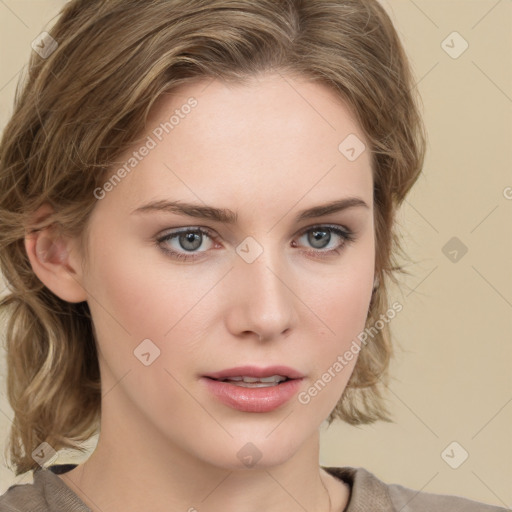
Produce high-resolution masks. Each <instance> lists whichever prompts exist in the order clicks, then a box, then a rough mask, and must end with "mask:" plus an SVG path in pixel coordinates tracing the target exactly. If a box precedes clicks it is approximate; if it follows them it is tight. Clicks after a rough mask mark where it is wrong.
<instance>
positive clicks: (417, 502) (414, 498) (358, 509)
mask: <svg viewBox="0 0 512 512" xmlns="http://www.w3.org/2000/svg"><path fill="white" fill-rule="evenodd" d="M74 467H76V465H75V464H57V465H54V466H50V467H49V468H48V469H42V468H39V469H37V470H35V471H34V473H33V475H34V481H33V483H32V484H16V485H12V486H11V487H9V489H8V490H7V492H6V493H5V494H3V495H2V496H0V512H91V509H90V508H88V507H87V506H86V505H85V504H84V503H83V502H82V501H81V500H80V499H79V498H78V496H77V495H76V494H75V493H74V492H73V491H72V490H71V489H70V488H69V487H68V486H67V485H66V484H65V483H64V482H63V481H62V480H61V479H60V478H59V477H58V476H56V475H57V474H63V473H66V472H67V471H70V470H71V469H73V468H74ZM324 469H325V470H326V471H328V472H329V473H330V474H332V475H333V476H335V477H337V478H339V479H340V480H343V481H344V482H346V483H347V484H348V485H349V486H350V488H351V494H350V500H349V503H348V505H347V507H346V508H345V510H344V511H343V512H434V511H435V512H510V509H505V508H500V507H495V506H492V505H485V504H483V503H478V502H476V501H472V500H468V499H466V498H461V497H458V496H448V495H441V494H431V493H425V492H420V491H415V490H413V489H409V488H407V487H403V486H401V485H398V484H386V483H384V482H382V481H381V480H379V479H378V478H377V477H376V476H375V475H373V474H372V473H370V472H369V471H367V470H366V469H364V468H353V467H341V468H335V467H324Z"/></svg>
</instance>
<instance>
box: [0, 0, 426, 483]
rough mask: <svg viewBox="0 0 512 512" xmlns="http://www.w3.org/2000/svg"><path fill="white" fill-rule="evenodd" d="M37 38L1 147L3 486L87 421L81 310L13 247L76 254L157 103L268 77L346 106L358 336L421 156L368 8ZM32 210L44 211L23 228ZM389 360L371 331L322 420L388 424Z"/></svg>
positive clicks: (415, 121) (102, 14)
mask: <svg viewBox="0 0 512 512" xmlns="http://www.w3.org/2000/svg"><path fill="white" fill-rule="evenodd" d="M48 31H49V33H50V34H51V36H52V37H53V39H55V41H56V42H57V44H58V47H57V49H56V50H55V51H54V52H53V53H52V54H51V55H50V56H48V57H47V58H42V57H40V56H39V55H38V54H37V53H35V52H34V53H33V54H32V56H31V58H30V62H29V66H28V73H27V76H26V79H25V80H24V81H22V82H20V85H19V88H18V90H17V94H16V100H15V108H14V113H13V115H12V117H11V119H10V121H9V123H8V124H7V126H6V128H5V129H4V132H3V138H2V140H1V143H0V184H1V185H0V270H1V272H2V273H3V276H4V278H5V280H6V283H7V286H8V289H7V292H8V293H7V295H6V296H5V297H4V298H3V300H2V301H1V302H0V312H2V313H3V318H4V319H5V324H4V325H5V330H6V350H7V365H8V375H7V393H8V399H9V402H10V404H11V406H12V408H13V410H14V420H13V425H12V428H11V433H10V438H9V443H8V448H9V458H10V461H11V467H12V468H13V469H14V471H15V473H16V474H17V475H18V474H21V473H24V472H26V471H28V470H30V469H35V468H36V467H37V463H36V462H35V461H34V459H33V458H32V456H31V453H32V451H33V450H34V449H35V448H36V447H37V446H38V445H39V444H40V443H42V442H43V441H46V442H48V443H49V444H50V445H51V446H52V447H53V448H54V449H55V450H59V449H61V448H74V449H79V450H80V449H81V447H80V445H81V442H83V441H85V440H87V439H89V438H90V437H91V436H92V435H93V434H94V433H95V432H97V429H98V426H99V417H100V410H101V383H100V373H99V366H98V358H97V352H96V345H95V336H94V330H93V324H92V319H91V315H90V311H89V308H88V305H87V302H81V303H76V304H75V303H68V302H65V301H63V300H61V299H60V298H59V297H57V296H56V295H54V294H53V293H52V292H51V291H50V290H49V289H48V288H46V287H45V286H44V285H43V284H42V283H41V282H40V281H39V279H38V278H37V277H36V275H35V274H34V272H33V270H32V268H31V265H30V262H29V260H28V257H27V254H26V251H25V248H24V237H25V235H26V234H27V233H30V232H31V231H33V230H36V229H43V228H45V227H47V226H50V225H52V226H54V227H55V228H58V229H60V230H61V231H62V233H64V234H66V235H69V236H78V237H79V239H81V240H82V244H84V239H85V238H86V235H87V222H88V218H89V215H90V213H91V211H92V210H93V208H94V206H95V203H96V201H97V199H96V198H95V196H94V194H93V191H94V190H95V189H96V188H97V187H101V186H102V184H103V183H104V182H105V179H106V177H108V175H109V172H111V171H110V169H111V168H112V166H113V165H114V164H115V162H116V157H118V156H119V155H120V154H121V153H122V152H123V151H125V150H126V149H127V148H129V147H130V146H131V145H132V144H133V143H134V141H136V140H137V137H139V136H140V134H141V133H143V132H144V129H145V126H146V119H147V116H148V113H149V111H150V109H151V107H152V106H153V104H154V103H155V101H156V100H157V99H158V98H159V96H160V95H161V94H162V93H164V92H167V93H168V92H172V91H173V90H174V89H175V88H176V87H177V86H179V85H181V84H184V83H189V82H193V81H195V80H198V79H199V78H204V77H211V78H217V79H220V80H224V81H235V82H243V81H244V79H246V78H248V77H251V76H253V75H255V74H257V73H260V72H265V71H275V72H280V73H283V74H287V73H289V74H294V75H299V76H302V77H306V78H308V79H310V80H314V81H316V82H318V83H321V84H324V85H325V86H326V87H329V88H331V89H332V90H333V91H335V92H336V93H337V94H338V96H339V98H340V99H341V100H342V101H344V102H345V103H346V105H348V106H349V108H350V109H351V110H352V112H353V114H354V116H355V118H356V119H357V121H358V122H359V125H360V127H361V129H362V131H363V133H364V135H365V137H366V140H367V141H368V143H369V146H370V147H369V149H370V150H371V155H372V171H373V179H374V203H375V209H374V211H375V213H374V215H375V237H376V248H377V249H376V268H375V272H376V276H378V278H379V281H380V286H378V287H377V288H376V289H375V291H374V294H373V296H372V300H371V303H370V309H369V312H368V319H367V325H373V324H374V323H375V322H376V321H377V320H378V319H379V318H380V316H381V315H382V314H383V313H385V312H386V310H387V309H388V299H387V288H386V287H387V285H388V284H389V282H390V280H393V281H396V272H397V271H399V270H401V269H400V266H399V265H398V264H397V261H398V260H397V258H396V256H397V254H398V252H399V250H400V245H399V242H400V240H399V237H398V235H397V233H396V231H395V229H396V228H395V223H394V214H395V211H396V209H397V207H398V206H399V205H400V204H401V203H402V201H403V200H404V197H405V196H406V194H407V193H408V191H409V189H410V188H411V186H412V185H413V183H414V182H415V181H416V179H417V177H418V175H419V174H420V172H421V169H422V166H423V159H424V153H425V146H426V135H425V130H424V126H423V122H422V118H421V115H420V111H419V102H418V99H419V97H417V95H416V93H415V83H414V76H413V73H412V69H411V66H410V63H409V61H408V59H407V56H406V54H405V52H404V49H403V47H402V44H401V42H400V39H399V37H398V35H397V32H396V30H395V28H394V27H393V24H392V22H391V20H390V18H389V16H388V15H387V13H386V12H385V10H384V9H383V8H382V6H381V5H380V4H379V3H378V2H377V0H71V1H70V2H68V3H67V4H66V5H65V7H64V8H63V10H62V12H61V14H60V16H59V18H58V19H57V21H56V23H55V24H54V26H53V27H52V28H51V29H49V30H48ZM340 142H341V141H340ZM44 203H48V204H49V205H51V206H52V208H53V210H54V212H55V213H52V214H51V215H49V216H47V217H46V218H43V219H40V221H39V222H38V223H37V224H34V220H33V219H34V212H35V211H36V210H37V209H38V208H39V207H40V206H41V205H43V204H44ZM84 246H85V244H84ZM391 354H392V346H391V343H390V333H389V329H388V326H387V325H385V326H384V328H382V329H380V330H379V332H378V333H377V334H376V335H375V336H374V337H373V339H372V340H371V342H370V343H368V344H366V345H365V346H362V350H361V352H360V353H359V358H358V360H357V364H356V366H355V369H354V372H353V374H352V376H351V378H350V380H349V383H348V386H347V388H346V390H345V392H344V393H343V396H342V397H341V398H340V401H339V403H338V405H337V406H336V408H335V409H334V410H333V411H332V413H331V415H330V416H329V422H331V421H332V420H333V419H334V418H340V419H342V420H344V421H346V422H348V423H351V424H362V423H371V422H374V421H377V420H385V421H390V417H389V412H388V410H387V407H386V405H385V396H384V394H383V391H384V389H383V388H384V387H386V386H387V383H388V373H387V370H388V364H389V360H390V357H391Z"/></svg>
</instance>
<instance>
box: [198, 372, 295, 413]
mask: <svg viewBox="0 0 512 512" xmlns="http://www.w3.org/2000/svg"><path fill="white" fill-rule="evenodd" d="M303 378H304V376H303V375H302V374H301V373H300V372H298V371H297V370H294V369H293V368H289V367H285V366H272V367H267V368H257V367H254V366H244V367H238V368H231V369H228V370H222V371H220V372H215V373H211V374H209V375H205V376H204V377H203V379H202V380H203V382H204V383H205V385H206V388H207V389H208V391H209V392H210V393H211V394H212V395H213V396H214V397H215V398H217V399H218V400H219V401H220V402H222V403H223V404H224V405H227V406H229V407H231V408H233V409H237V410H239V411H243V412H270V411H273V410H274V409H277V408H279V407H281V406H283V405H284V404H285V403H286V402H288V401H289V400H290V399H291V398H292V396H293V395H295V394H296V393H297V391H298V388H299V386H300V383H301V381H302V379H303Z"/></svg>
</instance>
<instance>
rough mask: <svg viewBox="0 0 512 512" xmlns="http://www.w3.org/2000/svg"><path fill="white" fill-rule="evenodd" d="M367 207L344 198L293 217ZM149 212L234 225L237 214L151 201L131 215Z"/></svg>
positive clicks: (361, 201)
mask: <svg viewBox="0 0 512 512" xmlns="http://www.w3.org/2000/svg"><path fill="white" fill-rule="evenodd" d="M355 207H363V208H369V206H368V205H367V204H366V203H365V202H364V201H363V200H362V199H360V198H359V197H346V198H343V199H338V200H336V201H331V202H329V203H326V204H322V205H319V206H314V207H312V208H308V209H306V210H302V211H300V212H299V213H298V215H297V216H296V217H295V221H296V222H300V221H302V220H306V219H312V218H315V217H321V216H323V215H328V214H330V213H336V212H339V211H342V210H347V209H348V208H355ZM149 212H167V213H175V214H177V215H186V216H189V217H197V218H200V219H209V220H213V221H216V222H222V223H224V224H236V222H237V219H238V214H237V213H236V212H234V211H232V210H229V209H226V208H214V207H213V206H203V205H199V204H192V203H186V202H182V201H167V200H159V201H151V202H150V203H147V204H145V205H143V206H140V207H139V208H136V209H135V210H133V211H132V212H131V214H140V213H149Z"/></svg>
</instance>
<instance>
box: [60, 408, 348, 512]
mask: <svg viewBox="0 0 512 512" xmlns="http://www.w3.org/2000/svg"><path fill="white" fill-rule="evenodd" d="M119 418H125V420H124V421H123V420H119ZM126 418H130V419H129V421H127V420H126ZM100 432H101V434H100V437H99V440H98V444H97V447H96V449H95V451H94V452H93V454H92V455H91V456H90V457H89V459H88V460H87V461H86V462H85V463H83V464H81V465H79V466H78V467H77V468H75V469H73V470H72V471H70V472H68V473H65V474H63V475H59V476H60V478H61V479H62V480H63V481H64V483H66V485H68V487H70V489H71V490H72V491H73V492H74V493H75V494H77V496H78V497H79V498H80V499H81V500H82V501H83V502H84V503H85V504H86V505H87V506H88V507H89V508H90V509H91V510H92V511H93V512H114V511H118V510H123V511H124V512H135V511H139V510H144V509H145V510H153V511H155V512H159V511H162V512H163V511H168V510H184V511H189V512H195V511H197V510H205V509H207V510H208V511H209V512H221V511H222V512H235V511H237V512H238V511H239V510H244V511H245V512H256V511H260V510H265V511H268V512H274V511H275V512H277V511H282V510H287V511H288V512H303V511H304V510H308V511H309V512H320V511H321V512H331V510H343V509H344V508H345V506H346V503H347V502H348V496H349V493H350V490H349V488H348V486H347V485H346V484H345V483H343V482H341V481H340V480H338V479H336V478H334V477H333V476H331V475H329V474H328V473H327V472H325V471H324V470H322V469H321V468H320V467H319V464H318V460H319V432H318V430H317V431H315V432H314V434H313V435H312V436H311V437H310V438H308V439H306V441H305V442H304V443H303V444H302V445H301V446H300V447H299V449H298V450H296V451H295V452H294V453H293V455H292V456H291V457H289V458H287V459H286V460H284V461H283V462H281V463H278V464H275V463H273V464H271V465H270V464H267V465H265V464H261V463H262V462H264V458H262V460H261V461H260V463H258V464H257V465H256V466H254V467H243V466H242V467H240V464H239V465H238V466H237V467H222V466H216V465H213V464H212V463H210V462H208V461H205V460H204V459H201V458H199V457H198V456H197V454H192V453H190V452H189V451H187V450H186V449H184V448H182V446H183V445H181V446H180V444H177V443H173V442H172V440H170V439H169V437H166V436H165V435H164V434H163V433H162V432H160V431H158V430H157V429H156V428H155V427H154V426H153V425H151V424H150V423H149V422H148V421H147V420H145V418H144V417H142V416H140V417H139V416H137V415H134V414H133V411H132V415H131V416H129V415H127V414H126V411H113V410H110V409H109V408H105V407H103V408H102V415H101V429H100ZM212 439H215V437H214V436H212ZM212 442H213V441H212ZM235 444H236V443H235Z"/></svg>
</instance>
